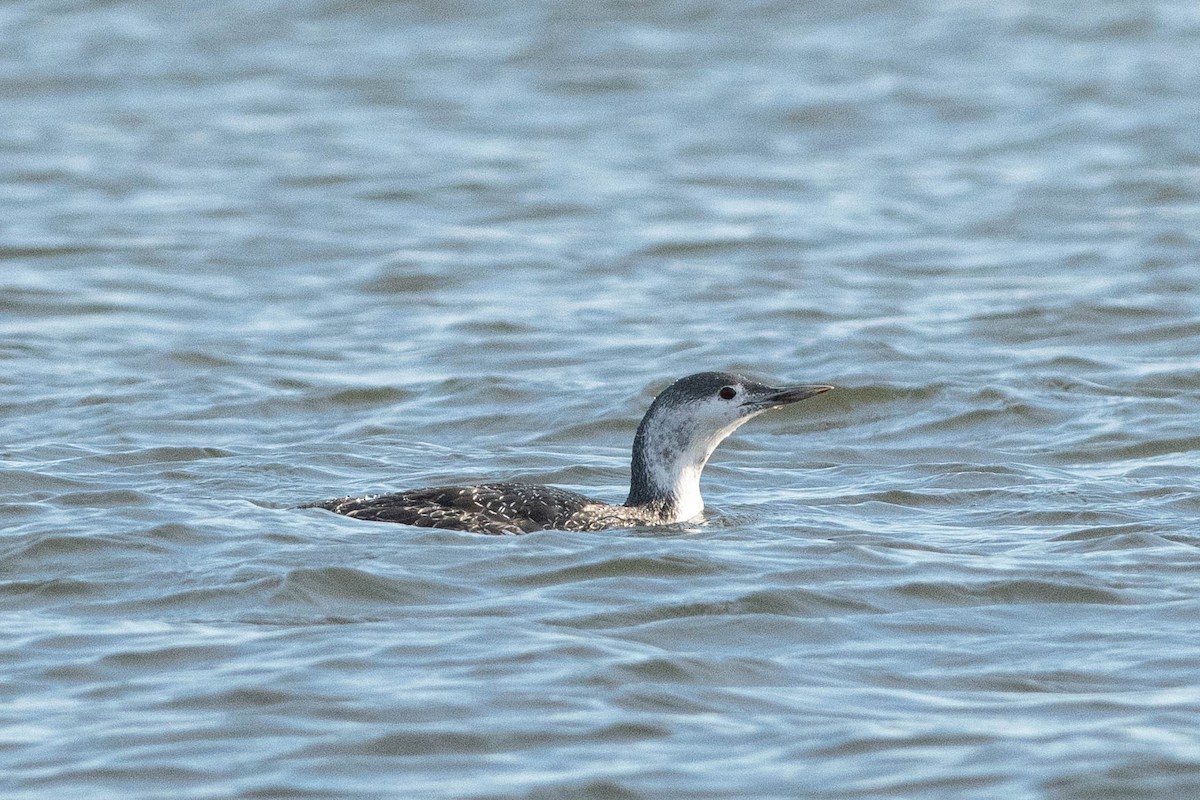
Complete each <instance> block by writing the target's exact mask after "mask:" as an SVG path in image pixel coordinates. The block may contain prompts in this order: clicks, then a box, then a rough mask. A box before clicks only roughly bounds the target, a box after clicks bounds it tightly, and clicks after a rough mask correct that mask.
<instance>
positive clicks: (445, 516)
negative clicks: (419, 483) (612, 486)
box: [311, 483, 595, 534]
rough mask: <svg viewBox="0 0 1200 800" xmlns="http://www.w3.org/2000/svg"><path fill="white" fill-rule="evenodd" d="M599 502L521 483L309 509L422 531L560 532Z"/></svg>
mask: <svg viewBox="0 0 1200 800" xmlns="http://www.w3.org/2000/svg"><path fill="white" fill-rule="evenodd" d="M593 502H595V501H592V500H589V499H588V498H586V497H584V496H583V495H580V494H576V493H575V492H568V491H567V490H565V489H556V488H554V487H552V486H535V485H530V484H521V483H491V484H483V485H481V486H436V487H432V488H429V489H414V490H412V491H408V492H399V493H397V494H385V495H378V496H374V497H344V498H340V499H338V500H329V501H327V502H324V503H314V504H313V505H312V506H311V507H316V508H325V509H328V510H330V511H333V512H336V513H338V514H344V515H346V516H348V517H354V518H356V519H365V520H374V521H378V522H398V523H401V524H404V525H417V526H420V527H424V528H446V529H450V530H459V531H471V532H474V533H491V534H514V533H528V532H530V531H538V530H551V529H561V528H563V527H564V526H565V525H566V524H567V521H568V519H569V518H570V517H571V515H572V514H574V513H575V512H577V511H579V509H581V508H583V506H585V505H587V504H588V503H593Z"/></svg>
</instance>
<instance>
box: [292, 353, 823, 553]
mask: <svg viewBox="0 0 1200 800" xmlns="http://www.w3.org/2000/svg"><path fill="white" fill-rule="evenodd" d="M832 388H833V387H832V386H826V385H824V384H818V385H809V386H790V387H786V388H775V387H771V386H764V385H763V384H761V383H756V382H755V381H752V380H748V379H747V378H743V377H742V376H741V375H735V374H733V373H729V372H700V373H697V374H695V375H689V376H687V377H686V378H680V379H679V380H677V381H675V383H673V384H671V385H670V386H668V387H667V388H666V389H664V390H663V392H662V393H661V394H659V395H658V397H656V398H655V399H654V402H653V403H651V404H650V408H649V410H647V411H646V416H645V417H643V418H642V422H641V424H640V425H639V426H638V429H637V435H636V436H634V439H633V463H632V468H631V472H630V481H629V497H628V498H627V499H626V500H625V504H624V505H619V506H617V505H610V504H608V503H605V502H604V501H602V500H594V499H592V498H590V497H585V496H584V495H581V494H576V493H575V492H570V491H567V490H566V489H558V488H556V487H553V486H539V485H532V484H522V483H485V484H481V485H478V486H437V487H432V488H428V489H412V490H410V491H406V492H400V493H398V494H385V495H370V496H366V497H343V498H339V499H337V500H327V501H324V502H318V503H310V504H308V505H305V506H302V508H324V509H328V510H329V511H333V512H335V513H338V514H344V515H346V516H348V517H355V518H357V519H364V520H376V521H379V522H399V523H403V524H405V525H417V526H420V527H425V528H448V529H452V530H459V531H471V532H475V533H493V534H516V533H529V532H530V531H538V530H565V531H598V530H604V529H606V528H631V527H636V526H641V525H670V524H672V523H677V522H686V521H687V520H690V519H692V518H694V517H696V516H697V515H699V514H700V512H701V511H702V510H704V500H703V498H701V496H700V473H701V472H702V471H703V470H704V465H705V464H707V463H708V458H709V456H711V455H712V452H713V450H715V449H716V447H717V445H718V444H720V443H721V442H722V440H724V439H725V437H727V436H729V434H731V433H733V432H734V430H736V429H737V428H738V426H740V425H742V424H743V423H744V422H746V421H748V420H749V419H751V418H752V417H755V416H758V415H759V414H761V413H762V412H764V411H767V410H768V409H772V408H778V407H779V406H784V405H788V404H789V403H795V402H798V401H800V400H805V399H807V398H809V397H813V396H815V395H818V394H823V393H824V392H828V391H829V390H830V389H832Z"/></svg>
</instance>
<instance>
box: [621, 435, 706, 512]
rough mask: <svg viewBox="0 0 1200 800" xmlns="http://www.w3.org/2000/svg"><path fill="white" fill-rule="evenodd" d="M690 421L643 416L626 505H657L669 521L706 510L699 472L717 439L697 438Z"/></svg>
mask: <svg viewBox="0 0 1200 800" xmlns="http://www.w3.org/2000/svg"><path fill="white" fill-rule="evenodd" d="M689 422H690V421H689V420H688V419H686V418H683V419H677V420H675V421H674V424H672V423H671V422H669V421H668V422H664V421H663V420H655V419H653V418H651V417H650V416H647V418H646V419H644V420H642V424H641V425H640V426H639V427H638V432H637V436H636V437H634V440H633V463H632V465H631V469H630V476H629V497H628V498H627V499H626V500H625V505H626V506H631V507H643V506H650V507H656V510H657V511H658V512H659V513H661V515H662V516H663V517H665V518H666V519H667V521H668V522H683V521H684V520H689V519H691V518H692V517H694V516H696V515H697V514H699V513H700V512H701V511H703V510H704V498H703V497H701V496H700V473H701V472H703V471H704V465H705V464H706V463H708V457H709V456H710V455H712V451H713V449H714V448H715V447H716V446H717V442H712V443H711V444H710V443H708V442H707V441H697V439H696V437H695V431H694V430H693V428H692V426H691V425H690V424H689ZM718 441H719V440H718Z"/></svg>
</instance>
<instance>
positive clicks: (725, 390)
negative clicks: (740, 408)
mask: <svg viewBox="0 0 1200 800" xmlns="http://www.w3.org/2000/svg"><path fill="white" fill-rule="evenodd" d="M717 396H718V397H720V398H721V399H722V400H732V399H733V398H735V397H737V389H735V388H733V387H732V386H723V387H721V391H719V392H717Z"/></svg>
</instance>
